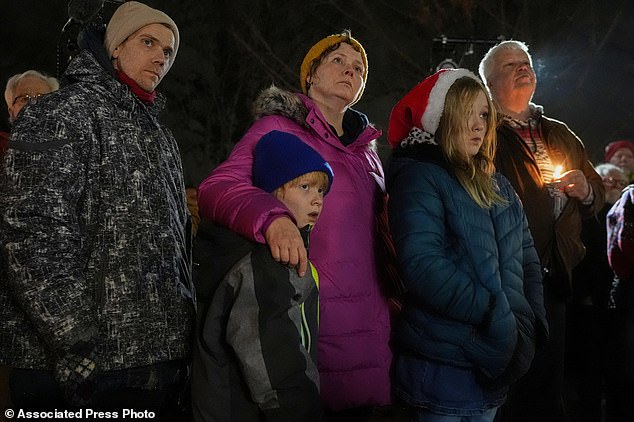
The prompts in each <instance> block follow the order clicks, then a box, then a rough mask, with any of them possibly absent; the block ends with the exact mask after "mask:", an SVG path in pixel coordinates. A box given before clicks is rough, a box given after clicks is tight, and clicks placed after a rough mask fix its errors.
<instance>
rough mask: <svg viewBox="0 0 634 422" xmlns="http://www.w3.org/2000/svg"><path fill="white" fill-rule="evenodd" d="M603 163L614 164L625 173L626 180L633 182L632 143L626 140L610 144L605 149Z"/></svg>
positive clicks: (633, 156) (633, 158)
mask: <svg viewBox="0 0 634 422" xmlns="http://www.w3.org/2000/svg"><path fill="white" fill-rule="evenodd" d="M604 158H605V162H606V163H610V164H614V165H615V166H617V167H619V168H621V170H623V171H624V172H625V175H626V176H627V179H628V180H629V181H630V182H632V181H634V143H632V141H629V140H627V139H622V140H620V141H614V142H610V143H609V144H607V145H606V147H605V157H604Z"/></svg>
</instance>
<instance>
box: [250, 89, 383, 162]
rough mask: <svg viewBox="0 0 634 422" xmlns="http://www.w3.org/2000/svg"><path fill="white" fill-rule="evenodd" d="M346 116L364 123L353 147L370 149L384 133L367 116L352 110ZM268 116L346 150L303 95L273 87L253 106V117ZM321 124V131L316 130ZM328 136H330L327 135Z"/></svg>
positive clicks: (325, 121)
mask: <svg viewBox="0 0 634 422" xmlns="http://www.w3.org/2000/svg"><path fill="white" fill-rule="evenodd" d="M346 113H354V115H355V116H356V118H357V119H360V121H361V122H362V126H363V128H362V130H360V132H359V135H358V136H357V139H356V141H354V142H353V143H352V144H351V145H355V146H356V145H360V146H364V147H365V146H367V145H368V144H370V143H371V142H372V141H374V140H376V139H378V137H379V136H381V131H380V130H378V129H376V128H375V127H374V125H372V124H371V123H370V122H369V121H368V118H367V116H366V115H365V114H363V113H360V112H359V111H356V110H354V109H351V108H349V109H348V111H347V112H346ZM265 116H283V117H286V118H288V119H290V120H292V121H294V122H295V123H297V124H298V125H300V126H302V127H305V128H313V129H314V130H316V131H317V133H318V134H319V135H320V137H321V138H323V139H325V140H326V141H327V142H328V141H330V143H331V144H332V145H333V146H335V147H337V148H338V149H341V150H346V147H345V146H344V145H343V144H342V143H341V142H340V141H339V138H338V137H337V135H336V134H335V133H334V132H333V131H332V129H331V128H330V125H329V124H328V121H327V120H326V118H325V117H324V115H323V114H322V113H321V111H319V108H318V107H317V106H316V105H315V103H314V102H313V100H311V99H310V98H309V97H307V96H305V95H304V94H295V93H292V92H290V91H286V90H283V89H280V88H278V87H276V86H271V87H269V88H266V89H264V90H263V91H261V92H260V94H259V95H258V97H257V98H256V100H255V101H254V103H253V117H254V119H255V120H257V119H260V118H262V117H265ZM318 123H319V129H315V128H316V125H317V124H318ZM322 132H324V133H322ZM325 133H328V136H327V137H326V136H325Z"/></svg>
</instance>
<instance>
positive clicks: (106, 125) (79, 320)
mask: <svg viewBox="0 0 634 422" xmlns="http://www.w3.org/2000/svg"><path fill="white" fill-rule="evenodd" d="M93 44H95V45H99V48H94V49H93V51H91V50H89V49H84V50H82V52H81V53H80V54H79V55H78V56H77V57H76V58H75V59H74V60H73V61H72V62H71V63H70V65H69V67H68V69H67V71H66V73H65V74H64V77H63V80H62V89H60V90H59V91H57V92H54V93H51V94H49V95H47V96H45V97H43V98H42V99H41V100H40V101H39V102H38V103H37V104H35V105H30V106H27V107H26V108H25V109H24V110H23V112H22V113H21V115H20V118H19V119H18V120H17V121H16V123H15V125H14V127H13V132H12V135H11V143H10V145H9V150H8V152H7V156H6V159H5V162H4V167H5V168H4V170H3V172H2V174H0V212H1V214H0V224H1V231H0V236H1V249H2V253H3V254H4V257H5V258H6V261H7V277H6V278H5V277H3V279H2V280H1V281H0V318H1V319H2V328H1V329H0V364H2V365H7V366H10V367H20V368H51V364H52V361H53V360H54V357H55V356H59V355H60V353H64V352H65V351H67V350H69V349H71V348H72V347H73V346H74V345H76V344H78V343H80V342H90V343H94V344H96V345H97V354H98V357H97V361H98V364H99V367H100V369H102V370H114V369H121V368H131V367H137V366H143V365H149V364H153V363H157V362H163V361H169V360H176V359H182V358H186V357H187V356H188V354H189V349H190V346H189V343H190V329H191V324H192V316H193V306H192V299H191V296H192V293H191V289H190V284H191V283H190V278H191V276H190V267H189V258H188V251H187V245H188V243H189V242H188V241H187V236H188V234H187V231H186V224H187V220H188V212H187V208H186V201H185V196H184V183H183V176H182V168H181V161H180V156H179V150H178V146H177V144H176V141H175V139H174V137H173V136H172V134H171V133H170V131H169V130H168V129H166V128H165V127H163V125H162V124H161V123H160V122H159V119H158V113H159V111H160V110H161V109H162V108H163V107H164V103H165V102H164V99H163V98H162V97H161V96H160V95H159V96H158V97H157V99H156V101H155V102H154V103H153V104H151V105H147V104H145V103H143V102H141V101H140V100H139V99H138V98H137V97H136V96H135V95H134V94H133V93H132V91H131V90H130V89H129V87H128V86H126V85H124V84H122V83H120V82H118V80H117V79H116V78H115V77H114V70H113V69H112V66H111V65H110V63H109V61H108V58H107V56H106V53H105V51H104V50H103V48H102V47H101V42H97V43H93Z"/></svg>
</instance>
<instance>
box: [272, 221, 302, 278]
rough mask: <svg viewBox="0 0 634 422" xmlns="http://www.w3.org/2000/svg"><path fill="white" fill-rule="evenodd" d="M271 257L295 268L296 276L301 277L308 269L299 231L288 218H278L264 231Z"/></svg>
mask: <svg viewBox="0 0 634 422" xmlns="http://www.w3.org/2000/svg"><path fill="white" fill-rule="evenodd" d="M264 237H265V239H266V244H267V245H269V248H270V249H271V255H273V259H275V260H276V261H277V262H279V263H281V264H284V265H288V266H290V267H297V274H299V276H300V277H303V276H304V275H305V274H306V269H307V267H308V255H307V252H306V248H305V247H304V241H303V240H302V236H301V234H300V233H299V229H298V228H297V226H296V225H295V223H293V221H292V220H291V219H290V218H288V217H280V218H276V219H275V220H273V222H272V223H271V224H270V225H269V227H268V228H267V229H266V233H265V234H264Z"/></svg>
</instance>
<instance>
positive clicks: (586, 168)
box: [495, 116, 605, 298]
mask: <svg viewBox="0 0 634 422" xmlns="http://www.w3.org/2000/svg"><path fill="white" fill-rule="evenodd" d="M538 121H539V127H540V128H541V133H542V138H543V140H544V143H545V145H546V148H547V149H548V153H549V155H550V158H551V160H552V161H553V162H554V163H557V164H561V165H562V166H563V168H564V171H566V170H572V169H579V170H581V171H582V172H583V174H584V175H585V176H586V179H587V180H588V183H589V184H590V185H591V186H592V189H593V191H594V202H593V203H592V204H591V205H589V206H584V205H581V203H580V202H579V201H576V200H570V201H567V202H566V206H565V207H564V209H563V210H562V213H561V215H560V216H559V218H558V219H557V220H556V221H555V219H554V217H553V213H552V209H553V199H552V198H551V197H550V195H549V194H548V191H547V189H546V187H545V186H544V182H543V181H542V177H541V173H540V171H539V167H538V165H537V162H536V161H535V157H534V156H533V153H532V152H531V150H530V148H529V147H528V145H526V143H525V142H524V141H523V140H522V138H521V137H520V136H519V135H518V134H517V133H516V132H515V130H514V129H513V128H512V127H510V126H509V125H508V124H502V125H501V126H500V127H499V128H498V149H497V153H496V155H495V166H496V168H497V170H498V171H499V172H500V173H502V174H503V175H504V176H506V178H507V179H509V181H510V182H511V184H512V185H513V188H514V189H515V191H516V192H517V194H518V195H519V196H520V199H521V200H522V204H523V205H524V210H525V211H526V217H527V218H528V225H529V227H530V229H531V233H532V235H533V239H534V240H535V249H537V253H538V254H539V259H540V261H541V263H542V265H543V266H544V267H545V268H547V269H548V271H549V273H550V277H549V280H550V281H551V282H552V283H553V285H552V286H549V287H550V288H552V289H553V291H554V292H556V294H557V296H558V297H559V298H566V297H568V296H569V295H570V294H571V293H572V287H571V280H572V270H573V268H574V267H575V266H577V264H579V262H581V260H582V259H583V257H584V255H585V248H584V245H583V243H582V241H581V222H582V219H583V218H588V217H590V216H593V215H595V214H596V213H598V212H599V210H600V209H601V207H602V206H603V204H604V195H605V193H604V192H605V190H604V187H603V183H602V182H601V177H600V176H599V175H598V174H597V173H596V172H595V171H594V168H593V166H592V163H590V161H588V155H587V153H586V150H585V149H584V146H583V144H582V143H581V140H579V138H577V136H576V135H575V134H574V133H573V132H572V131H571V130H570V129H569V128H568V126H566V125H565V124H564V123H562V122H559V121H557V120H554V119H549V118H547V117H545V116H540V117H539V118H538Z"/></svg>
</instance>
